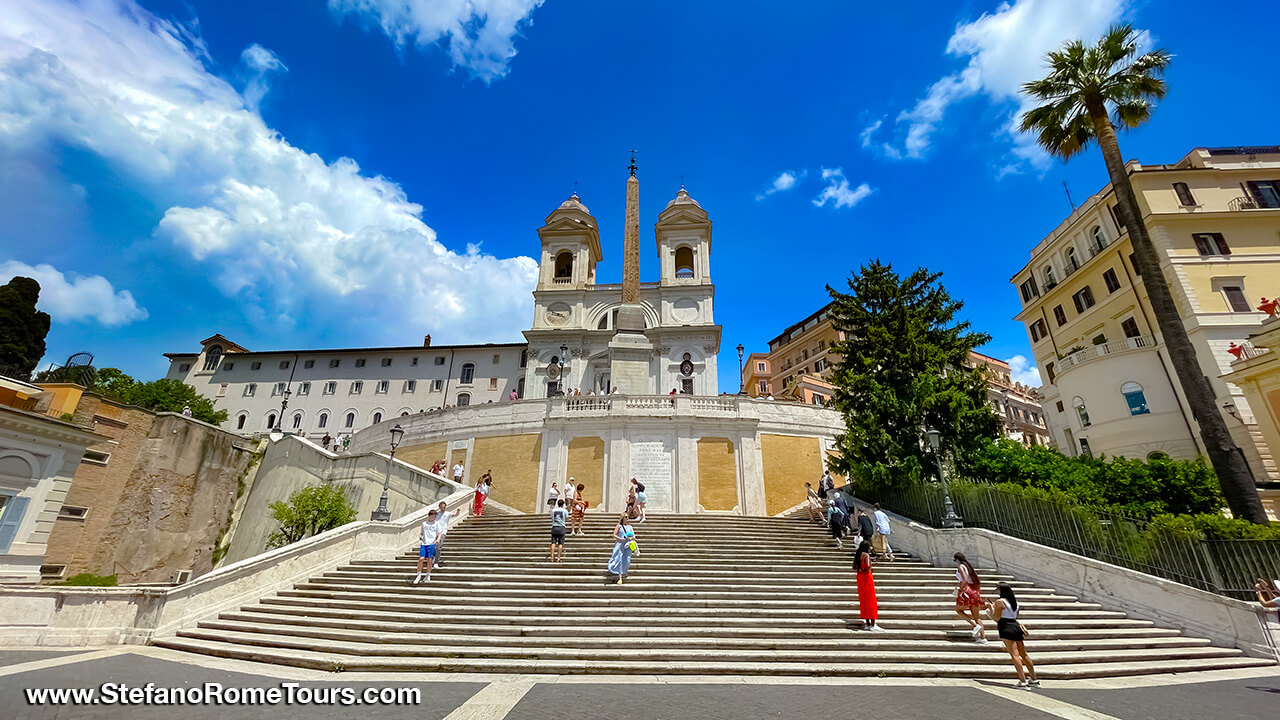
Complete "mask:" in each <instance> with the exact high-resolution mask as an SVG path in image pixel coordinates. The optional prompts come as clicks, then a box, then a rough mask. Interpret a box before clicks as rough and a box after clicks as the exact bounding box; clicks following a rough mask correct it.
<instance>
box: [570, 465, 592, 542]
mask: <svg viewBox="0 0 1280 720" xmlns="http://www.w3.org/2000/svg"><path fill="white" fill-rule="evenodd" d="M569 479H570V480H573V478H569ZM586 489H587V486H586V485H583V484H582V483H578V486H577V487H576V488H574V492H573V510H572V511H570V513H569V520H570V522H571V523H572V525H573V527H572V532H571V533H570V534H571V535H582V534H583V532H582V521H584V520H586V519H587V507H588V506H589V505H590V503H588V502H587V498H586V497H585V496H584V495H583V492H582V491H583V490H586Z"/></svg>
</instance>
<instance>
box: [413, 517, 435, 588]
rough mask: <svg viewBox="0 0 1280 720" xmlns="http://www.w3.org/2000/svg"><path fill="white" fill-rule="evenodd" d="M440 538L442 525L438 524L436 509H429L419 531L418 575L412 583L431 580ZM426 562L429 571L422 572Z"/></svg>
mask: <svg viewBox="0 0 1280 720" xmlns="http://www.w3.org/2000/svg"><path fill="white" fill-rule="evenodd" d="M439 540H440V526H439V525H437V524H436V509H435V508H431V509H430V510H429V511H427V519H426V520H424V521H422V529H421V530H420V531H419V532H418V576H417V577H415V578H414V579H413V582H412V583H410V584H411V585H417V584H418V583H420V582H422V581H423V579H424V578H425V579H426V580H428V581H430V580H431V566H432V565H434V564H435V561H436V543H437V542H438V541H439ZM423 563H426V566H427V573H426V575H423V574H422V565H423Z"/></svg>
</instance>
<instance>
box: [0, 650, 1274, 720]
mask: <svg viewBox="0 0 1280 720" xmlns="http://www.w3.org/2000/svg"><path fill="white" fill-rule="evenodd" d="M104 683H118V684H124V685H126V686H128V687H131V688H143V687H145V686H146V684H147V683H153V684H154V685H155V686H156V687H158V688H184V689H190V688H203V687H204V684H205V683H219V684H221V685H222V686H223V687H225V688H255V689H280V691H281V692H282V693H283V692H286V690H284V687H285V685H284V684H286V683H287V684H295V683H296V687H297V688H299V689H307V690H311V691H323V692H332V691H335V690H341V689H349V690H350V691H353V692H354V693H356V694H357V696H358V695H360V694H362V693H363V691H364V690H365V689H366V688H377V689H386V688H409V689H416V690H417V691H418V692H419V695H418V697H417V699H416V701H414V702H411V703H409V704H401V705H395V704H389V705H383V704H360V705H357V706H351V705H344V704H340V703H332V704H328V703H325V704H316V703H295V704H292V705H290V704H284V703H281V704H275V705H267V704H260V705H225V704H224V705H212V704H209V705H182V706H173V705H139V704H111V705H107V704H101V703H99V704H54V703H44V704H31V703H29V702H28V698H27V691H28V690H29V689H32V688H98V689H100V688H101V687H102V685H103V684H104ZM294 692H300V690H294ZM1278 710H1280V669H1265V670H1252V671H1242V672H1237V673H1228V672H1221V673H1207V674H1200V675H1194V676H1155V677H1147V678H1128V679H1110V680H1097V681H1076V682H1055V683H1049V684H1048V685H1047V686H1046V687H1045V688H1044V689H1042V690H1038V691H1025V690H1019V689H1016V688H1014V687H1013V683H1012V681H1010V682H990V681H965V680H937V679H927V678H926V679H910V678H885V679H881V678H829V679H824V678H702V679H698V678H656V677H598V678H592V677H579V676H562V677H556V676H511V675H507V676H480V675H475V676H473V675H447V676H424V675H411V674H385V675H383V674H371V673H348V674H332V673H324V672H320V671H312V670H305V669H297V668H281V667H276V666H271V665H260V664H256V663H248V662H240V661H234V660H221V659H216V658H203V657H200V656H193V655H187V654H184V653H177V652H172V651H167V650H162V649H159V648H109V649H101V648H91V649H83V648H82V649H77V650H76V651H59V650H35V651H0V718H5V719H6V720H7V719H9V718H13V719H14V720H82V719H84V720H90V719H92V720H96V719H98V718H103V719H115V718H129V719H130V720H132V719H135V718H137V719H139V720H168V719H169V718H176V719H178V720H213V719H214V718H217V719H218V720H222V719H227V720H240V719H242V718H243V719H248V718H270V719H271V720H291V719H292V718H305V719H306V720H327V719H329V718H334V719H337V718H342V719H344V720H345V719H347V718H357V719H358V720H381V719H383V718H412V719H413V720H439V719H441V718H448V720H502V719H503V718H507V719H509V720H552V719H554V720H576V719H577V718H583V719H584V720H587V719H589V720H682V719H684V718H690V719H696V720H752V719H754V718H762V719H766V718H803V719H805V720H823V719H824V718H832V719H833V720H836V719H839V720H844V719H845V718H861V717H870V718H875V719H876V720H1051V719H1052V718H1066V719H1068V720H1112V719H1117V720H1149V719H1152V718H1158V719H1159V720H1183V719H1185V720H1205V718H1223V719H1225V718H1262V717H1272V716H1275V715H1276V714H1277V711H1278Z"/></svg>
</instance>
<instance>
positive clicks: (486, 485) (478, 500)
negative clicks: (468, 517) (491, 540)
mask: <svg viewBox="0 0 1280 720" xmlns="http://www.w3.org/2000/svg"><path fill="white" fill-rule="evenodd" d="M492 490H493V478H491V477H489V473H487V472H486V473H485V474H484V475H481V476H480V479H479V480H477V481H476V497H475V501H474V503H473V504H472V507H471V514H472V515H475V516H477V517H479V516H481V515H484V504H485V501H487V500H488V499H489V493H490V492H491V491H492Z"/></svg>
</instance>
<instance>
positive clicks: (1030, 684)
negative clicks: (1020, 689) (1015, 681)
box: [1027, 680, 1040, 688]
mask: <svg viewBox="0 0 1280 720" xmlns="http://www.w3.org/2000/svg"><path fill="white" fill-rule="evenodd" d="M1027 687H1029V688H1038V687H1040V681H1039V680H1028V681H1027Z"/></svg>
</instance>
